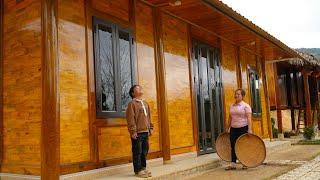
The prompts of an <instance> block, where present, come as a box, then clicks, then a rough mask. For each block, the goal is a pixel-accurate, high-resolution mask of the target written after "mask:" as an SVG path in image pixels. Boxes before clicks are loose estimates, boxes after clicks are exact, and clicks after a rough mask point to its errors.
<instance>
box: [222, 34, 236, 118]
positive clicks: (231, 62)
mask: <svg viewBox="0 0 320 180" xmlns="http://www.w3.org/2000/svg"><path fill="white" fill-rule="evenodd" d="M221 52H222V56H221V64H222V69H221V70H222V83H223V90H224V92H223V93H224V106H225V107H224V109H225V114H224V117H225V119H224V122H225V123H226V122H227V120H228V117H229V109H230V106H231V105H232V104H233V103H234V102H235V100H234V92H235V90H236V89H238V84H237V48H236V47H235V46H234V45H232V44H230V43H228V42H226V41H223V40H222V41H221Z"/></svg>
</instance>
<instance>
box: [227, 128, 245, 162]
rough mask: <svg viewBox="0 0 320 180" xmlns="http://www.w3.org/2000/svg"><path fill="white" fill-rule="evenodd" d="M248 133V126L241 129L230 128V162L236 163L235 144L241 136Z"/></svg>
mask: <svg viewBox="0 0 320 180" xmlns="http://www.w3.org/2000/svg"><path fill="white" fill-rule="evenodd" d="M246 133H248V126H244V127H241V128H233V127H231V128H230V143H231V159H232V162H234V163H236V161H237V155H236V152H235V145H236V142H237V139H238V138H239V137H240V136H241V135H243V134H246Z"/></svg>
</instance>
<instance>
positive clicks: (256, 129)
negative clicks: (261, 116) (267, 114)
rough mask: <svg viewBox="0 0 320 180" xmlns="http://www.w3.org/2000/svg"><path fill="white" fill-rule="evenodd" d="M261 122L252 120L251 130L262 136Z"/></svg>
mask: <svg viewBox="0 0 320 180" xmlns="http://www.w3.org/2000/svg"><path fill="white" fill-rule="evenodd" d="M261 123H262V121H252V131H253V133H254V134H255V135H257V136H260V137H263V133H262V128H261Z"/></svg>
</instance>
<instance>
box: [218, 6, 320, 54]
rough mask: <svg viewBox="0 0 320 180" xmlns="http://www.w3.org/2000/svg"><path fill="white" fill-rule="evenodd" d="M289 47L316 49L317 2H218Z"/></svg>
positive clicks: (319, 36) (319, 41) (319, 33)
mask: <svg viewBox="0 0 320 180" xmlns="http://www.w3.org/2000/svg"><path fill="white" fill-rule="evenodd" d="M222 1H223V2H224V3H226V4H227V5H229V6H230V7H232V8H233V9H234V10H236V11H237V12H238V13H240V14H241V15H243V16H244V17H246V18H248V19H249V20H250V21H252V22H253V23H254V24H256V25H258V26H259V27H261V28H262V29H264V30H266V31H267V32H268V33H270V34H271V35H273V36H275V37H276V38H277V39H279V40H280V41H282V42H283V43H285V44H286V45H288V46H289V47H291V48H320V0H222Z"/></svg>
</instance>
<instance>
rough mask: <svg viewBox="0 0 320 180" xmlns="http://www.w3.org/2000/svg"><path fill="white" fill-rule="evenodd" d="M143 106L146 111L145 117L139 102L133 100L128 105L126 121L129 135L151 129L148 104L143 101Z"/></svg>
mask: <svg viewBox="0 0 320 180" xmlns="http://www.w3.org/2000/svg"><path fill="white" fill-rule="evenodd" d="M143 104H144V106H145V108H146V110H147V116H145V114H144V112H143V107H142V104H141V102H139V101H137V100H134V99H133V100H132V101H131V102H129V104H128V107H127V111H126V119H127V123H128V130H129V132H130V135H133V134H134V133H141V132H149V131H150V130H152V129H153V124H152V123H151V116H150V107H149V104H148V103H147V102H145V101H143Z"/></svg>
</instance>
